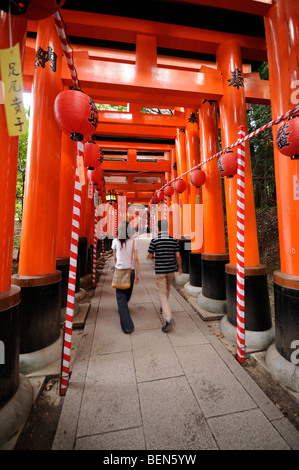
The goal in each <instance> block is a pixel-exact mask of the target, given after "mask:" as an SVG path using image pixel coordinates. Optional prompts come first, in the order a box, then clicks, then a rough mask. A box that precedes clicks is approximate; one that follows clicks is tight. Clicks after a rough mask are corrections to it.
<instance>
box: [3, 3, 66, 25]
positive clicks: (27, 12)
mask: <svg viewBox="0 0 299 470" xmlns="http://www.w3.org/2000/svg"><path fill="white" fill-rule="evenodd" d="M64 2H65V0H60V1H59V0H23V1H22V2H21V1H15V2H10V3H11V6H10V12H11V14H12V15H23V16H24V17H25V18H28V19H29V20H43V19H44V18H49V16H52V15H53V14H54V13H56V11H57V10H59V8H61V7H62V5H63V4H64ZM2 3H5V4H4V5H1V10H4V11H6V12H7V13H8V11H9V10H8V6H7V5H8V3H9V2H2Z"/></svg>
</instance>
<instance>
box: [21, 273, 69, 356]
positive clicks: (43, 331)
mask: <svg viewBox="0 0 299 470" xmlns="http://www.w3.org/2000/svg"><path fill="white" fill-rule="evenodd" d="M12 283H13V284H15V285H18V286H19V287H20V288H21V303H20V353H21V354H25V353H31V352H34V351H38V350H40V349H43V348H46V347H48V346H50V345H51V344H53V343H54V342H55V341H57V340H58V339H59V336H60V310H61V271H55V272H53V273H50V274H43V275H40V276H18V275H15V276H13V277H12Z"/></svg>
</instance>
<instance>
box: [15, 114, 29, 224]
mask: <svg viewBox="0 0 299 470" xmlns="http://www.w3.org/2000/svg"><path fill="white" fill-rule="evenodd" d="M25 112H26V117H27V124H28V121H29V111H28V110H27V109H25ZM27 127H28V126H27ZM27 143H28V131H27V132H26V133H25V134H22V135H21V136H20V138H19V156H18V174H17V188H16V218H17V219H18V220H19V221H21V220H22V213H23V199H24V185H25V171H26V159H27Z"/></svg>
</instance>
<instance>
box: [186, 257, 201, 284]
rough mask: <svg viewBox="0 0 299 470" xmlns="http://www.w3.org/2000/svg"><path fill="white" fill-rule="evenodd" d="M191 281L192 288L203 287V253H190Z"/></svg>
mask: <svg viewBox="0 0 299 470" xmlns="http://www.w3.org/2000/svg"><path fill="white" fill-rule="evenodd" d="M189 279H190V285H191V286H195V287H201V285H202V282H201V281H202V278H201V253H192V252H189Z"/></svg>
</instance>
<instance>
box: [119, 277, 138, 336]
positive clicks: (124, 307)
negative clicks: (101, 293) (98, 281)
mask: <svg viewBox="0 0 299 470" xmlns="http://www.w3.org/2000/svg"><path fill="white" fill-rule="evenodd" d="M134 279H135V271H134V270H132V274H131V286H130V288H129V289H116V300H117V305H118V313H119V317H120V325H121V327H122V330H123V331H124V332H126V331H127V330H133V329H134V323H133V321H132V318H131V315H130V311H129V307H128V302H129V300H130V298H131V295H132V291H133V286H134Z"/></svg>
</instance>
